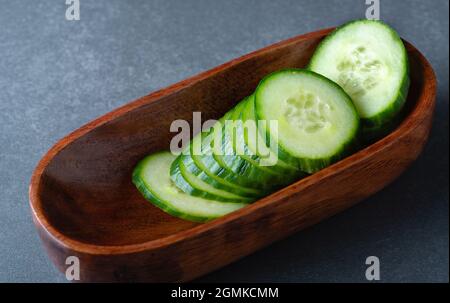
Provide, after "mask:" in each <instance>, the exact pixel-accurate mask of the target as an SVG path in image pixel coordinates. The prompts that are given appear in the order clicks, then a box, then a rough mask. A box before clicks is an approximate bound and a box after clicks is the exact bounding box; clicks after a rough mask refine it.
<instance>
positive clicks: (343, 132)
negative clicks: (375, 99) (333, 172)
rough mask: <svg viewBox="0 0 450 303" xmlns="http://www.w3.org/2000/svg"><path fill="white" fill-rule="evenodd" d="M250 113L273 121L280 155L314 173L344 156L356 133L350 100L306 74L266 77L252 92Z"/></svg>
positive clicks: (292, 71)
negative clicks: (251, 109) (252, 100)
mask: <svg viewBox="0 0 450 303" xmlns="http://www.w3.org/2000/svg"><path fill="white" fill-rule="evenodd" d="M255 115H256V117H257V119H259V120H266V121H270V120H276V121H278V129H270V130H269V132H268V134H267V135H268V137H270V138H271V139H273V138H277V139H276V140H277V141H276V142H277V144H278V149H279V155H280V154H283V155H284V154H286V155H289V156H290V157H293V158H295V159H297V162H298V167H299V169H300V170H302V171H304V172H307V173H313V172H316V171H318V170H320V169H322V168H324V167H326V166H328V165H330V164H331V163H333V162H335V161H337V160H338V159H340V158H342V157H343V156H345V155H346V154H347V151H348V149H349V148H350V147H351V146H353V144H354V142H355V140H356V136H357V133H358V129H359V117H358V114H357V112H356V109H355V107H354V105H353V103H352V101H351V99H350V97H349V96H348V95H347V94H346V93H345V92H344V91H343V90H342V88H340V87H339V86H338V85H337V84H336V83H334V82H332V81H330V80H329V79H327V78H325V77H323V76H321V75H319V74H316V73H314V72H311V71H308V70H301V69H287V70H282V71H278V72H275V73H273V74H270V75H269V76H267V77H265V78H264V79H263V80H262V81H261V82H260V84H259V85H258V88H257V89H256V92H255Z"/></svg>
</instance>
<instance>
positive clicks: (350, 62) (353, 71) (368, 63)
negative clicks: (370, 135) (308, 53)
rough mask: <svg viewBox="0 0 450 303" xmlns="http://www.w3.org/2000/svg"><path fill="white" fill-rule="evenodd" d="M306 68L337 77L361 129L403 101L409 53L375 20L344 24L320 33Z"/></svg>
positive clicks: (380, 121) (386, 117)
mask: <svg viewBox="0 0 450 303" xmlns="http://www.w3.org/2000/svg"><path fill="white" fill-rule="evenodd" d="M308 68H309V69H310V70H312V71H314V72H317V73H319V74H322V75H324V76H325V77H327V78H329V79H331V80H333V81H335V82H336V83H338V84H339V85H340V86H341V87H342V88H343V89H344V90H345V91H346V92H347V94H348V95H349V96H350V97H351V98H352V100H353V102H354V104H355V106H356V109H357V111H358V114H359V116H360V117H361V124H362V128H363V131H365V132H377V131H376V130H377V129H383V125H384V124H385V123H388V122H389V121H390V120H392V118H393V117H395V116H396V115H397V113H398V112H399V111H400V110H401V108H402V107H403V105H404V103H405V100H406V96H407V92H408V88H409V76H408V73H409V64H408V55H407V52H406V49H405V46H404V45H403V42H402V40H401V39H400V37H399V36H398V34H397V33H396V32H395V31H394V30H393V29H392V28H390V27H389V26H388V25H386V24H385V23H383V22H380V21H373V20H358V21H352V22H350V23H347V24H344V25H343V26H341V27H339V28H338V29H337V30H335V31H334V32H333V33H332V34H330V35H329V36H328V37H327V38H325V39H324V40H323V41H322V42H321V44H320V45H319V47H318V48H317V50H316V52H315V53H314V55H313V57H312V59H311V61H310V64H309V67H308Z"/></svg>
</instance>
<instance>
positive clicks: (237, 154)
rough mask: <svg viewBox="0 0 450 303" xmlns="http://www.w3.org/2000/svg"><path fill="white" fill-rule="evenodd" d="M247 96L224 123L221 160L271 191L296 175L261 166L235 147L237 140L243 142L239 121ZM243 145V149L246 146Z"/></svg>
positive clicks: (236, 171)
mask: <svg viewBox="0 0 450 303" xmlns="http://www.w3.org/2000/svg"><path fill="white" fill-rule="evenodd" d="M248 101H249V99H248V98H246V99H245V100H244V102H242V103H240V104H239V105H238V106H237V107H236V108H235V109H234V111H233V112H232V114H231V116H230V122H237V123H233V124H232V123H230V124H225V127H224V129H223V138H222V152H223V154H224V156H223V160H224V162H225V164H226V166H227V167H229V168H230V169H231V170H232V171H234V172H235V173H237V174H239V175H241V176H243V177H245V178H247V179H249V180H252V182H254V183H255V184H259V185H260V186H263V188H264V189H266V190H269V191H273V190H275V189H277V188H279V187H280V186H282V185H285V184H287V183H289V182H292V181H294V180H295V179H296V178H298V176H294V175H292V174H287V173H281V172H279V171H277V170H274V169H273V167H271V166H261V165H260V164H259V163H258V162H257V161H255V160H254V159H252V158H251V157H250V156H248V155H246V154H245V152H243V151H242V150H238V149H237V144H239V143H238V141H240V142H241V144H242V142H243V140H242V138H243V130H242V124H241V123H239V122H240V118H241V113H242V110H243V109H245V107H246V104H247V102H248ZM243 145H244V149H245V148H247V147H245V144H243Z"/></svg>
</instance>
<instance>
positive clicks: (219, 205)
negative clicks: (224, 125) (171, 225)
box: [133, 152, 248, 222]
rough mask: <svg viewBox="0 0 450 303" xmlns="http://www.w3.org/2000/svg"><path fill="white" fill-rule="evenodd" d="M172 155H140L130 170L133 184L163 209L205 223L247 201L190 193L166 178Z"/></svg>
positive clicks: (174, 214) (173, 157)
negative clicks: (141, 158) (200, 196)
mask: <svg viewBox="0 0 450 303" xmlns="http://www.w3.org/2000/svg"><path fill="white" fill-rule="evenodd" d="M174 159H175V156H173V155H172V154H171V153H169V152H159V153H155V154H152V155H150V156H147V157H146V158H144V159H143V160H142V161H141V162H139V164H138V165H137V166H136V168H135V169H134V171H133V183H134V184H135V185H136V187H137V188H138V189H139V191H140V192H141V193H142V195H143V196H144V197H145V198H146V199H147V200H148V201H150V202H151V203H152V204H154V205H155V206H157V207H159V208H160V209H162V210H163V211H165V212H167V213H169V214H171V215H173V216H176V217H179V218H182V219H185V220H190V221H195V222H206V221H209V220H212V219H215V218H218V217H221V216H223V215H226V214H228V213H230V212H233V211H235V210H238V209H239V208H242V207H244V206H246V205H248V204H247V203H223V202H220V201H214V200H207V199H203V198H199V197H194V196H190V195H188V194H186V193H184V192H183V191H181V190H180V189H178V188H177V187H176V186H175V184H174V183H173V182H172V180H171V178H170V173H169V170H170V166H171V164H172V162H173V161H174Z"/></svg>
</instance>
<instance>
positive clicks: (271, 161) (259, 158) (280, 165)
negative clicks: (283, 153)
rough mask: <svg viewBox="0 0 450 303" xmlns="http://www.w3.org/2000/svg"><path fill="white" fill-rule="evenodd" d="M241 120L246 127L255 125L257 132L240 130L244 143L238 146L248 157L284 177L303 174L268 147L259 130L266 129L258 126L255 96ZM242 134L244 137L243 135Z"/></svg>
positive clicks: (248, 129)
mask: <svg viewBox="0 0 450 303" xmlns="http://www.w3.org/2000/svg"><path fill="white" fill-rule="evenodd" d="M240 118H241V120H242V123H243V124H244V125H246V124H248V123H250V124H249V125H251V124H254V125H255V130H253V129H251V128H243V129H240V133H239V135H238V139H239V138H243V139H244V142H238V143H237V144H238V145H239V144H241V145H243V147H242V149H243V150H244V152H245V153H246V155H249V156H251V158H252V159H253V160H255V161H256V162H257V163H258V164H259V165H264V166H269V167H270V168H271V169H272V170H275V171H276V172H279V173H281V174H283V175H295V176H297V177H299V176H301V175H302V174H301V172H300V171H299V170H298V167H296V166H295V164H294V165H293V164H291V163H287V162H284V161H283V160H281V159H280V158H279V157H278V155H277V149H276V148H275V149H274V150H272V149H271V148H270V147H269V146H267V144H266V143H267V142H266V140H265V138H263V136H262V135H261V132H260V131H258V129H257V128H260V127H264V130H266V128H265V125H261V124H259V125H258V122H257V121H256V118H255V96H254V95H251V96H250V97H249V99H248V101H247V103H246V105H245V107H244V108H243V110H242V113H241V117H240ZM241 134H242V135H241Z"/></svg>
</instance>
